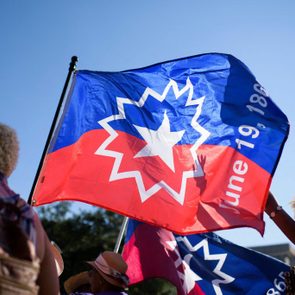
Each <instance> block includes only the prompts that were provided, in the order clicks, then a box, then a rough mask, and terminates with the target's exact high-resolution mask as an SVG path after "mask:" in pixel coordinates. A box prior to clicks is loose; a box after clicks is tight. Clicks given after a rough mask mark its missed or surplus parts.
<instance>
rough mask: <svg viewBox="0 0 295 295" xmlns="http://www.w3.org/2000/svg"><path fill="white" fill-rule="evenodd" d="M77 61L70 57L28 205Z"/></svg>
mask: <svg viewBox="0 0 295 295" xmlns="http://www.w3.org/2000/svg"><path fill="white" fill-rule="evenodd" d="M77 61H78V57H77V56H72V58H71V62H70V66H69V71H68V75H67V78H66V81H65V84H64V87H63V90H62V93H61V96H60V99H59V103H58V106H57V109H56V111H55V115H54V118H53V121H52V123H51V127H50V131H49V134H48V137H47V140H46V143H45V146H44V150H43V153H42V156H41V159H40V162H39V166H38V169H37V172H36V175H35V178H34V182H33V185H32V188H31V192H30V196H29V198H28V203H29V204H32V197H33V194H34V191H35V186H36V184H37V181H38V178H39V174H40V172H41V169H42V165H43V161H44V159H45V156H46V153H47V150H48V147H49V144H50V140H51V137H52V135H53V132H54V129H55V126H56V122H57V119H58V116H59V113H60V109H61V107H62V104H63V100H64V98H65V95H66V92H67V88H68V85H69V82H70V79H71V76H72V73H73V72H74V70H75V69H76V63H77ZM33 203H34V201H33ZM32 205H34V204H32Z"/></svg>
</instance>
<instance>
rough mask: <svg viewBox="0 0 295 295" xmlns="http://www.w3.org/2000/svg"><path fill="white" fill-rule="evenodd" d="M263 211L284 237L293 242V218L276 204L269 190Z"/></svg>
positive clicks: (294, 236) (294, 232)
mask: <svg viewBox="0 0 295 295" xmlns="http://www.w3.org/2000/svg"><path fill="white" fill-rule="evenodd" d="M265 212H266V213H267V214H268V216H269V217H270V218H271V219H272V220H273V221H274V223H275V224H276V225H277V226H278V227H279V228H280V230H281V231H282V232H283V233H284V234H285V235H286V237H287V238H288V239H289V240H290V241H291V242H292V243H293V244H295V220H294V219H293V218H292V217H291V216H290V215H289V214H288V213H287V212H286V211H285V210H284V208H283V207H282V206H280V205H279V204H278V202H277V201H276V199H275V197H274V195H273V194H272V193H271V192H269V193H268V199H267V203H266V207H265Z"/></svg>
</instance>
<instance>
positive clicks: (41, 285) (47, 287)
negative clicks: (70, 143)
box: [0, 123, 59, 295]
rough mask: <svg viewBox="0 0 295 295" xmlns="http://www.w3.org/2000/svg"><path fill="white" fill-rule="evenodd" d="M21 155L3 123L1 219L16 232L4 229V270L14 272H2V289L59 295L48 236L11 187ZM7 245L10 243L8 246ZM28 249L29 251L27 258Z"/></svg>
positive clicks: (0, 127) (0, 137)
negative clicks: (9, 181)
mask: <svg viewBox="0 0 295 295" xmlns="http://www.w3.org/2000/svg"><path fill="white" fill-rule="evenodd" d="M18 151H19V143H18V139H17V135H16V132H15V131H14V130H13V129H12V128H10V127H9V126H7V125H5V124H2V123H0V205H1V210H0V211H1V216H0V217H1V221H2V224H3V225H5V226H6V227H7V226H10V227H12V229H14V231H7V230H6V231H5V226H2V228H1V230H2V231H3V232H2V233H1V242H2V244H1V245H2V248H1V246H0V250H1V251H0V254H1V255H0V264H1V269H5V268H7V269H9V268H13V269H14V271H11V272H9V273H8V272H0V276H1V277H0V279H1V280H0V289H1V290H4V289H5V290H10V291H7V292H10V293H3V294H37V293H38V294H40V295H56V294H59V282H58V276H57V270H56V266H55V262H54V257H53V253H52V248H51V247H52V246H51V244H50V241H49V239H48V237H47V234H46V232H45V231H44V229H43V226H42V224H41V221H40V219H39V218H38V216H37V214H36V213H35V211H34V210H33V209H32V207H31V206H30V205H28V204H27V202H26V201H25V200H23V199H22V198H21V197H20V196H19V195H17V194H16V193H15V192H13V191H12V190H11V189H10V187H9V186H8V181H7V179H8V177H9V176H10V175H11V173H12V172H13V170H14V169H15V167H16V163H17V159H18ZM24 178H25V176H24ZM11 214H12V215H11ZM13 216H14V217H15V218H13ZM20 237H23V239H22V240H20V239H19V238H20ZM6 241H10V243H6V244H5V242H6ZM5 247H6V248H5ZM27 248H28V250H30V251H29V253H28V255H27V257H24V253H26V252H28V251H25V249H27ZM13 290H15V291H13ZM1 294H2V291H1Z"/></svg>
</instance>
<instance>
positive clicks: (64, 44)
mask: <svg viewBox="0 0 295 295" xmlns="http://www.w3.org/2000/svg"><path fill="white" fill-rule="evenodd" d="M294 13H295V2H294V1H291V0H289V1H288V0H282V1H274V0H260V1H254V0H247V1H237V0H225V1H218V0H216V1H199V0H183V1H176V0H169V1H168V0H145V1H144V0H142V1H138V0H137V1H136V0H125V1H119V0H117V1H115V0H87V1H85V0H84V1H82V0H81V1H77V0H62V1H61V0H51V1H37V0H26V1H21V0H2V1H0V38H1V39H0V52H1V55H0V65H1V66H0V90H1V109H0V121H1V122H4V123H6V124H9V125H11V126H12V127H14V128H15V129H16V130H17V133H18V135H19V139H20V143H21V153H20V159H19V163H18V167H17V170H16V171H15V172H14V174H13V175H12V177H11V179H10V184H11V186H12V187H13V188H14V190H15V191H16V192H18V193H20V194H21V195H22V196H23V197H24V198H25V199H27V196H28V195H29V192H30V190H31V186H32V182H33V179H34V176H35V173H36V170H37V167H38V164H39V160H40V158H41V154H42V151H43V147H44V144H45V141H46V138H47V135H48V132H49V129H50V125H51V121H52V119H53V116H54V112H55V110H56V107H57V104H58V100H59V97H60V94H61V90H62V87H63V84H64V80H65V77H66V74H67V70H68V64H69V61H70V58H71V56H72V55H77V56H78V57H79V62H78V69H89V70H102V71H119V70H126V69H132V68H138V67H143V66H147V65H150V64H154V63H157V62H161V61H166V60H170V59H175V58H180V57H185V56H190V55H195V54H200V53H206V52H223V53H230V54H233V55H234V56H236V57H237V58H239V59H240V60H242V61H243V62H244V63H245V64H246V65H247V66H248V67H249V68H250V69H251V71H252V72H253V73H254V74H255V76H256V78H257V80H258V81H259V82H260V83H261V84H262V85H263V86H264V87H265V88H266V90H267V91H268V93H269V94H270V96H271V97H272V98H273V100H274V101H275V102H276V103H277V105H278V106H279V107H280V108H281V109H282V110H283V112H284V113H285V114H286V115H287V117H288V118H289V121H290V124H291V130H290V135H289V139H288V140H287V143H286V146H285V149H284V151H283V154H282V157H281V161H280V163H279V165H278V168H277V171H276V173H275V175H274V179H273V183H272V186H271V190H272V191H273V193H274V194H275V195H276V197H277V199H278V201H279V203H280V204H281V205H283V207H284V208H286V209H287V211H288V212H289V213H290V214H292V215H293V212H292V210H291V208H290V206H289V202H290V201H291V200H292V199H293V198H294V197H295V189H294V187H293V185H292V184H293V183H294V170H295V156H294V147H295V134H294V125H295V114H294V110H295V99H294V89H293V86H294V84H295V80H294V77H295V75H294V69H295V59H294V52H295V43H294V41H295V38H294V37H295V18H294ZM78 204H79V203H78ZM77 207H78V205H77ZM83 208H84V207H83ZM265 221H266V232H265V236H264V237H263V238H262V237H260V235H259V234H258V233H257V232H256V231H255V230H253V229H235V230H230V231H226V232H225V233H222V232H218V234H221V235H223V236H224V237H226V238H228V239H229V240H231V241H233V242H235V243H238V244H240V245H242V246H254V245H268V244H276V243H286V242H288V240H287V238H286V237H285V236H284V235H283V234H282V233H281V232H280V230H279V229H278V228H277V227H276V226H275V225H274V224H273V222H272V221H271V220H270V219H269V218H268V217H267V216H265Z"/></svg>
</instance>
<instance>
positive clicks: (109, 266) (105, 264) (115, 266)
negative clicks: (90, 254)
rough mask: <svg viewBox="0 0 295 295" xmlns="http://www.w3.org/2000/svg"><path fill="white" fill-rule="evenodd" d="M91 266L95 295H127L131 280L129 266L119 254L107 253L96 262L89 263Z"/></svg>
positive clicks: (90, 281) (91, 278)
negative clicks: (128, 273) (126, 290)
mask: <svg viewBox="0 0 295 295" xmlns="http://www.w3.org/2000/svg"><path fill="white" fill-rule="evenodd" d="M87 263H88V264H89V265H90V266H91V270H90V271H89V272H88V276H89V283H90V287H91V292H92V293H94V294H95V295H98V294H99V295H115V294H121V295H126V294H127V293H125V292H124V289H126V288H127V286H128V283H129V278H128V276H127V275H126V272H127V268H128V266H127V264H126V262H125V261H124V259H123V258H122V256H121V255H120V254H119V253H115V252H112V251H105V252H103V253H101V254H100V255H99V256H98V257H97V258H96V259H95V260H94V261H87Z"/></svg>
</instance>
